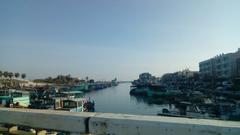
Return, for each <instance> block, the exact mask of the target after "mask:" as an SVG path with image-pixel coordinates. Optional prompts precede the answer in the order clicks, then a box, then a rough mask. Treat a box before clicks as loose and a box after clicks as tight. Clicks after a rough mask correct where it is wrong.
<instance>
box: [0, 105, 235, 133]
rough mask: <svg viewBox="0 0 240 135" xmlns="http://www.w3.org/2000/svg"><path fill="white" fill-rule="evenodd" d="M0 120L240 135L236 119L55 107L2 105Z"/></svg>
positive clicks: (80, 129) (81, 128)
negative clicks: (195, 117) (222, 119)
mask: <svg viewBox="0 0 240 135" xmlns="http://www.w3.org/2000/svg"><path fill="white" fill-rule="evenodd" d="M0 123H8V124H15V125H22V126H28V127H32V128H36V129H51V130H56V131H64V132H69V133H71V134H85V133H91V134H96V135H240V122H233V121H221V120H205V119H189V118H174V117H162V116H141V115H125V114H110V113H84V112H83V113H74V112H65V111H53V110H31V109H10V108H1V109H0Z"/></svg>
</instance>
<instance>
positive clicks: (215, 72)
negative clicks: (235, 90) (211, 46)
mask: <svg viewBox="0 0 240 135" xmlns="http://www.w3.org/2000/svg"><path fill="white" fill-rule="evenodd" d="M239 59H240V48H239V49H238V51H237V52H235V53H228V54H220V55H218V56H216V57H214V58H210V59H208V60H205V61H202V62H200V63H199V70H200V71H199V72H200V74H201V75H203V76H210V77H213V78H216V79H229V78H235V77H238V76H240V73H239V72H240V66H239Z"/></svg>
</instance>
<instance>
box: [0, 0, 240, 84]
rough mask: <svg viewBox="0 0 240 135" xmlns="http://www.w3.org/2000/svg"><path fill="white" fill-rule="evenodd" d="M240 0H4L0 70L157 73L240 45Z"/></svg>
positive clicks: (0, 4)
mask: <svg viewBox="0 0 240 135" xmlns="http://www.w3.org/2000/svg"><path fill="white" fill-rule="evenodd" d="M239 7H240V0H34V1H33V0H1V1H0V64H1V65H0V70H8V71H13V72H24V73H27V76H28V78H30V79H33V78H38V77H47V76H55V75H57V74H71V75H72V76H80V77H84V78H85V77H86V76H89V77H90V78H95V79H98V80H109V79H112V78H114V77H118V78H119V79H120V80H132V79H135V78H137V77H138V74H139V73H142V72H150V73H152V74H153V75H156V76H160V75H162V74H163V73H166V72H174V71H177V70H182V69H184V68H190V69H192V70H198V63H199V62H200V61H202V60H205V59H207V58H209V57H212V56H215V55H217V54H220V53H222V52H224V53H228V52H234V51H237V48H239V47H240V8H239Z"/></svg>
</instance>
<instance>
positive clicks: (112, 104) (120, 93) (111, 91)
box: [85, 83, 169, 115]
mask: <svg viewBox="0 0 240 135" xmlns="http://www.w3.org/2000/svg"><path fill="white" fill-rule="evenodd" d="M130 85H131V84H130V83H124V84H119V85H118V86H117V87H112V88H107V89H103V90H98V91H92V92H89V93H86V95H85V97H87V98H88V97H90V98H91V99H92V100H94V101H95V109H96V112H108V113H125V114H142V115H156V114H157V112H160V111H161V110H162V108H169V105H155V104H148V103H147V102H146V101H145V100H144V99H143V98H136V97H134V96H130V95H129V91H130Z"/></svg>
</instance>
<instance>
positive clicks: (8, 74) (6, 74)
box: [0, 70, 26, 79]
mask: <svg viewBox="0 0 240 135" xmlns="http://www.w3.org/2000/svg"><path fill="white" fill-rule="evenodd" d="M2 77H4V78H13V77H15V78H22V79H25V78H26V74H25V73H21V74H20V73H13V72H8V71H1V70H0V78H2Z"/></svg>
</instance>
